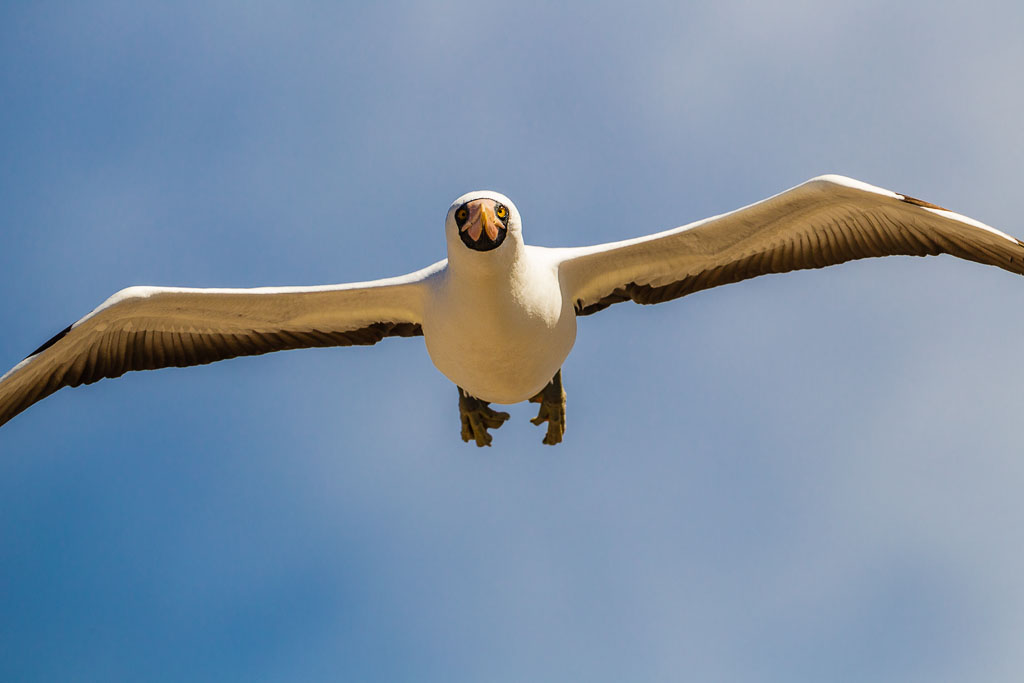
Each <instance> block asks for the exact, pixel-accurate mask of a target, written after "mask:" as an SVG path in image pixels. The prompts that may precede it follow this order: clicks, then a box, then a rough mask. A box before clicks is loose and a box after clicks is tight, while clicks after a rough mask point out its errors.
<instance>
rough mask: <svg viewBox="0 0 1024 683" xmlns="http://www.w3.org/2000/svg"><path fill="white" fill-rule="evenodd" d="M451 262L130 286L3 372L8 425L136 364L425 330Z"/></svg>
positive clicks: (207, 359)
mask: <svg viewBox="0 0 1024 683" xmlns="http://www.w3.org/2000/svg"><path fill="white" fill-rule="evenodd" d="M444 265H445V262H443V261H442V262H440V263H437V264H434V265H433V266H430V267H429V268H426V269H424V270H421V271H418V272H415V273H411V274H409V275H405V276H403V277H397V278H389V279H386V280H375V281H373V282H359V283H352V284H343V285H328V286H322V287H259V288H255V289H187V288H178V287H129V288H128V289H123V290H121V291H120V292H118V293H117V294H115V295H114V296H112V297H110V298H109V299H107V300H106V301H105V302H104V303H103V304H102V305H100V306H99V308H97V309H96V310H94V311H93V312H92V313H90V314H89V315H87V316H85V317H84V318H82V319H81V320H79V321H78V322H76V323H74V324H73V325H70V326H69V327H68V328H67V329H65V330H63V331H62V332H60V333H59V334H58V335H57V336H55V337H54V338H53V339H51V340H49V341H48V342H46V343H45V344H43V345H42V346H41V347H39V348H38V349H37V350H36V351H34V352H33V353H32V354H31V355H30V356H29V357H28V358H26V359H25V360H23V361H22V362H21V363H19V364H18V365H16V366H14V368H13V369H11V371H10V372H8V373H7V374H6V375H4V376H3V377H0V425H2V424H4V423H5V422H7V421H8V420H10V419H11V418H12V417H14V416H15V415H17V414H18V413H20V412H21V411H23V410H25V409H26V408H28V407H29V406H30V405H32V404H33V403H35V402H36V401H39V400H42V399H43V398H46V397H47V396H49V395H50V394H52V393H53V392H55V391H57V390H58V389H60V388H62V387H75V386H78V385H80V384H90V383H92V382H96V381H98V380H100V379H103V378H104V377H120V376H121V375H123V374H124V373H126V372H128V371H130V370H152V369H155V368H164V367H171V366H176V367H184V366H188V365H202V364H205V363H212V362H214V361H218V360H224V359H225V358H234V357H235V356H252V355H257V354H262V353H270V352H271V351H283V350H285V349H303V348H311V347H317V346H351V345H367V344H375V343H377V342H378V341H380V340H381V339H383V338H384V337H392V336H399V337H410V336H416V335H420V334H423V332H422V330H421V329H420V322H421V311H422V308H423V306H422V301H423V295H424V290H425V288H426V287H427V286H428V285H427V282H428V280H429V279H430V277H431V276H432V275H434V274H435V273H437V272H439V271H440V270H442V269H443V267H444Z"/></svg>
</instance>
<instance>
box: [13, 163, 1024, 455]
mask: <svg viewBox="0 0 1024 683" xmlns="http://www.w3.org/2000/svg"><path fill="white" fill-rule="evenodd" d="M444 225H445V241H446V245H447V252H448V256H447V258H446V259H444V260H442V261H438V262H437V263H434V264H432V265H430V266H427V267H426V268H423V269H421V270H418V271H415V272H412V273H409V274H406V275H402V276H398V277H391V278H386V279H381V280H374V281H369V282H355V283H346V284H336V285H322V286H310V287H257V288H249V289H219V288H215V289H197V288H184V287H155V286H154V287H150V286H134V287H128V288H126V289H123V290H121V291H119V292H117V293H115V294H114V295H113V296H111V297H110V298H108V299H107V300H106V301H104V302H103V303H102V304H100V305H99V306H98V307H97V308H95V309H94V310H93V311H92V312H90V313H89V314H88V315H86V316H85V317H83V318H81V319H80V320H78V321H77V322H75V323H73V324H71V325H69V326H68V327H66V328H65V329H64V330H62V331H61V332H59V333H58V334H57V335H55V336H54V337H53V338H51V339H50V340H49V341H47V342H46V343H44V344H43V345H42V346H40V347H39V348H38V349H36V350H35V351H33V352H32V353H31V354H29V355H28V357H27V358H25V359H24V360H23V361H21V362H20V363H18V364H17V365H15V366H14V367H13V368H12V369H11V370H10V371H9V372H7V373H6V374H5V375H3V377H0V425H3V424H5V423H6V422H7V421H9V420H10V419H11V418H13V417H14V416H15V415H17V414H18V413H20V412H22V411H23V410H25V409H26V408H28V407H29V406H31V405H32V404H34V403H36V402H37V401H40V400H42V399H43V398H45V397H46V396H49V395H50V394H52V393H53V392H55V391H57V390H58V389H61V388H62V387H69V386H70V387H74V386H79V385H81V384H90V383H92V382H96V381H98V380H100V379H103V378H108V377H119V376H121V375H123V374H124V373H126V372H128V371H131V370H151V369H156V368H164V367H171V366H176V367H184V366H191V365H202V364H206V363H212V362H214V361H219V360H224V359H227V358H233V357H236V356H247V355H258V354H263V353H269V352H271V351H282V350H286V349H300V348H311V347H325V346H362V345H371V344H375V343H377V342H379V341H381V340H382V339H384V338H387V337H414V336H422V337H423V339H424V342H425V345H426V348H427V352H428V354H429V356H430V359H431V361H432V362H433V364H434V365H435V366H436V367H437V369H438V370H440V372H441V373H442V374H444V375H445V376H446V377H447V378H448V379H449V380H451V381H452V382H453V383H454V384H455V385H456V388H457V389H458V407H459V418H460V426H461V431H460V436H461V438H462V440H463V441H465V442H470V441H472V442H474V443H475V444H476V445H477V446H490V445H491V443H492V438H493V436H492V434H491V433H490V430H494V429H497V428H499V427H500V426H502V425H503V424H504V422H505V421H507V420H508V419H509V414H508V413H506V412H502V411H498V410H496V409H494V408H493V407H492V404H515V403H520V402H523V401H531V402H534V403H539V404H540V407H539V412H538V414H537V417H535V418H533V419H532V420H531V422H533V423H534V424H535V425H538V426H540V425H543V424H544V423H547V426H546V430H545V434H544V437H543V443H544V444H547V445H555V444H558V443H560V442H561V441H562V440H563V437H564V435H565V408H566V393H565V389H564V385H563V383H562V373H561V368H562V364H563V363H564V362H565V360H566V358H567V357H568V355H569V352H570V351H571V350H572V347H573V344H574V342H575V340H576V332H577V318H579V317H581V316H586V315H591V314H593V313H597V312H598V311H602V310H604V309H606V308H608V307H609V306H612V305H613V304H616V303H620V302H625V301H633V302H636V303H639V304H656V303H661V302H665V301H670V300H673V299H677V298H680V297H683V296H686V295H687V294H692V293H694V292H698V291H701V290H704V289H709V288H712V287H718V286H721V285H726V284H730V283H734V282H739V281H741V280H746V279H749V278H753V277H757V276H760V275H766V274H770V273H784V272H789V271H793V270H800V269H809V268H823V267H826V266H831V265H836V264H840V263H844V262H847V261H852V260H855V259H862V258H869V257H881V256H890V255H910V256H931V255H937V254H950V255H952V256H955V257H959V258H963V259H967V260H970V261H976V262H978V263H983V264H987V265H993V266H998V267H999V268H1002V269H1004V270H1007V271H1009V272H1011V273H1016V274H1018V275H1024V243H1022V242H1021V241H1020V240H1018V239H1016V238H1014V237H1011V236H1010V235H1007V234H1005V233H1003V232H1000V231H999V230H996V229H995V228H992V227H989V226H988V225H985V224H984V223H981V222H979V221H976V220H974V219H972V218H968V217H967V216H963V215H960V214H958V213H955V212H953V211H950V210H948V209H944V208H942V207H941V206H938V205H936V204H932V203H929V202H926V201H923V200H920V199H916V198H914V197H911V196H909V195H905V194H900V193H897V192H893V191H890V190H886V189H883V188H880V187H875V186H873V185H869V184H867V183H864V182H861V181H858V180H854V179H852V178H847V177H843V176H839V175H823V176H818V177H816V178H812V179H810V180H808V181H806V182H804V183H802V184H800V185H797V186H796V187H793V188H791V189H789V190H786V191H784V192H781V193H779V194H776V195H774V196H771V197H769V198H767V199H764V200H761V201H759V202H756V203H754V204H750V205H747V206H745V207H743V208H740V209H737V210H734V211H731V212H728V213H724V214H721V215H717V216H712V217H710V218H705V219H703V220H698V221H696V222H693V223H689V224H686V225H683V226H681V227H677V228H673V229H670V230H665V231H663V232H657V233H654V234H650V235H646V236H643V237H637V238H633V239H627V240H624V241H619V242H611V243H606V244H598V245H594V246H584V247H557V248H551V247H539V246H532V245H527V244H526V243H525V242H524V240H523V226H522V218H521V216H520V214H519V211H518V209H517V208H516V206H515V205H514V204H513V203H512V201H511V200H510V199H509V198H508V197H506V196H505V195H503V194H501V193H499V192H494V191H490V190H482V191H475V192H469V193H467V194H464V195H462V196H461V197H459V198H458V199H456V200H455V201H454V202H453V203H452V204H451V206H450V207H449V209H448V214H447V216H446V217H445V224H444Z"/></svg>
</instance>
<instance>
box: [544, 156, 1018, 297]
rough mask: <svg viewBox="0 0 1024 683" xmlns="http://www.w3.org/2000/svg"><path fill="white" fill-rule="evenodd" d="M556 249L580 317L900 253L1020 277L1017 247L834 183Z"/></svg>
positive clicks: (891, 197) (996, 235)
mask: <svg viewBox="0 0 1024 683" xmlns="http://www.w3.org/2000/svg"><path fill="white" fill-rule="evenodd" d="M557 251H559V252H560V253H559V255H558V257H557V258H558V261H559V272H560V276H561V278H562V282H563V287H564V288H565V289H566V292H567V295H569V296H571V297H572V299H573V301H574V302H575V306H576V312H577V314H579V315H588V314H590V313H595V312H597V311H599V310H602V309H604V308H607V307H608V306H610V305H612V304H615V303H619V302H622V301H635V302H637V303H642V304H653V303H660V302H662V301H668V300H670V299H676V298H678V297H681V296H686V295H687V294H692V293H693V292H697V291H700V290H702V289H709V288H711V287H718V286H720V285H725V284H729V283H732V282H739V281H741V280H746V279H749V278H752V277H757V276H759V275H766V274H769V273H785V272H789V271H792V270H800V269H805V268H824V267H826V266H831V265H836V264H839V263H845V262H846V261H852V260H854V259H862V258H870V257H880V256H893V255H900V254H901V255H907V256H933V255H936V254H951V255H953V256H956V257H958V258H963V259H968V260H971V261H976V262H978V263H984V264H988V265H993V266H997V267H999V268H1002V269H1004V270H1008V271H1010V272H1012V273H1017V274H1024V244H1022V243H1021V242H1020V241H1019V240H1017V239H1015V238H1013V237H1010V236H1009V235H1006V234H1004V233H1002V232H999V231H998V230H996V229H994V228H991V227H989V226H987V225H985V224H983V223H980V222H978V221H975V220H974V219H971V218H968V217H966V216H962V215H960V214H957V213H954V212H952V211H948V210H946V209H943V208H942V207H940V206H937V205H935V204H930V203H928V202H925V201H922V200H920V199H915V198H913V197H908V196H907V195H901V194H897V193H895V192H891V191H889V190H885V189H882V188H879V187H874V186H872V185H868V184H866V183H862V182H860V181H857V180H853V179H850V178H844V177H842V176H834V175H833V176H821V177H818V178H813V179H811V180H809V181H807V182H806V183H803V184H802V185H799V186H797V187H795V188H793V189H790V190H787V191H785V192H782V193H781V194H778V195H775V196H774V197H769V198H768V199H765V200H764V201H761V202H758V203H756V204H752V205H750V206H747V207H744V208H742V209H739V210H737V211H733V212H731V213H727V214H723V215H721V216H714V217H712V218H708V219H705V220H702V221H697V222H696V223H691V224H689V225H685V226H682V227H679V228H675V229H673V230H668V231H665V232H661V233H657V234H654V235H649V236H647V237H640V238H637V239H633V240H625V241H622V242H614V243H611V244H602V245H597V246H593V247H581V248H576V249H562V250H557Z"/></svg>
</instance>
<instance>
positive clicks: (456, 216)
mask: <svg viewBox="0 0 1024 683" xmlns="http://www.w3.org/2000/svg"><path fill="white" fill-rule="evenodd" d="M445 230H446V232H447V234H448V243H449V244H448V252H449V256H451V255H452V251H453V250H454V249H457V248H461V249H470V250H472V251H477V252H488V251H494V250H496V249H498V248H499V247H501V245H502V244H504V243H505V239H506V238H507V237H508V236H509V234H511V235H512V236H513V237H512V241H513V242H515V243H521V242H522V226H521V224H520V221H519V211H518V210H517V209H516V207H515V205H514V204H513V203H512V201H511V200H510V199H509V198H508V197H506V196H505V195H503V194H501V193H499V192H492V191H490V190H478V191H476V192H469V193H467V194H464V195H462V196H461V197H459V198H458V199H456V200H455V201H454V202H452V205H451V207H450V208H449V209H448V217H447V219H446V220H445Z"/></svg>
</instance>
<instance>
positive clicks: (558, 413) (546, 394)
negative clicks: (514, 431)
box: [530, 370, 565, 446]
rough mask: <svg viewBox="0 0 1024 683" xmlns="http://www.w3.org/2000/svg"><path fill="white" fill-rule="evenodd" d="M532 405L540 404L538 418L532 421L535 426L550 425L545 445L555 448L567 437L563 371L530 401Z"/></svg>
mask: <svg viewBox="0 0 1024 683" xmlns="http://www.w3.org/2000/svg"><path fill="white" fill-rule="evenodd" d="M530 403H539V404H540V411H539V412H538V413H537V417H535V418H533V419H532V420H530V422H532V423H533V424H535V425H540V424H542V423H544V422H547V423H548V433H547V434H545V435H544V443H545V444H547V445H548V446H554V445H555V444H557V443H561V441H562V436H564V435H565V389H564V388H562V371H561V370H559V371H558V372H556V373H555V376H554V377H553V378H552V379H551V381H550V382H548V385H547V386H546V387H544V388H543V389H541V391H540V393H539V394H537V395H536V396H534V397H533V398H531V399H530Z"/></svg>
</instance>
